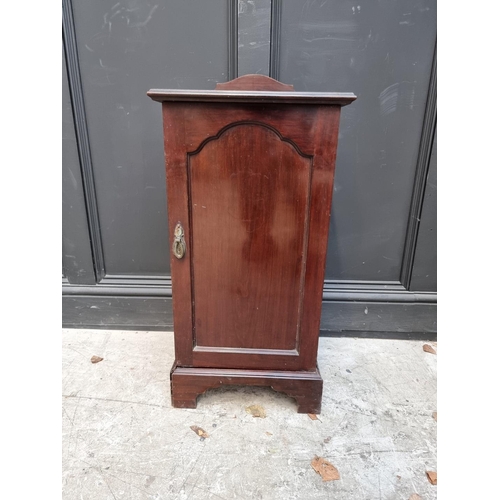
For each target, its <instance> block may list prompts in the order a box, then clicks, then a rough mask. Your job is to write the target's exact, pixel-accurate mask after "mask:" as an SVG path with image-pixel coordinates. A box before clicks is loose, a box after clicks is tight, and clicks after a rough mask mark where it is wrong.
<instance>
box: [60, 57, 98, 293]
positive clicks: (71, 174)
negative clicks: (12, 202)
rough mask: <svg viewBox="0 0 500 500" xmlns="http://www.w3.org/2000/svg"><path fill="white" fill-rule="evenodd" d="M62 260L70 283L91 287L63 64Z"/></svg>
mask: <svg viewBox="0 0 500 500" xmlns="http://www.w3.org/2000/svg"><path fill="white" fill-rule="evenodd" d="M62 77H63V78H62V258H63V274H64V276H65V278H66V279H67V280H68V282H69V283H79V284H94V283H95V274H94V266H93V262H92V252H91V248H90V240H89V228H88V224H87V216H86V209H85V198H84V194H83V185H82V174H81V170H80V160H79V157H78V148H77V143H76V137H75V127H74V123H73V111H72V106H71V99H70V93H69V87H68V75H67V71H66V61H65V57H64V49H63V61H62Z"/></svg>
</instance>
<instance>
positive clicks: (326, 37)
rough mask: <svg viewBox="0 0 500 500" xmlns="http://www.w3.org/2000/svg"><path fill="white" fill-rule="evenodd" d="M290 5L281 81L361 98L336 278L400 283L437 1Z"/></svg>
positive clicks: (352, 129)
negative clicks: (352, 94) (341, 92)
mask: <svg viewBox="0 0 500 500" xmlns="http://www.w3.org/2000/svg"><path fill="white" fill-rule="evenodd" d="M282 4H283V6H282V18H281V35H280V44H281V47H280V68H279V77H280V80H282V81H283V82H286V83H291V84H293V85H294V86H295V88H296V89H297V90H308V91H353V92H354V93H356V95H357V96H358V99H357V101H355V102H354V103H353V104H352V105H350V106H348V107H346V108H344V109H343V111H342V118H341V125H340V136H339V149H338V156H337V172H336V179H335V194H334V202H333V210H332V219H331V227H330V243H329V253H328V261H327V270H326V276H327V278H329V279H333V280H373V281H397V280H399V277H400V271H401V264H402V257H403V248H404V241H405V235H406V227H407V222H408V214H409V207H410V201H411V195H412V188H413V181H414V177H415V167H416V162H417V157H418V147H419V142H420V133H421V129H422V122H423V117H424V109H425V103H426V98H427V90H428V86H429V77H430V71H431V65H432V56H433V50H434V44H435V40H436V3H435V0H400V1H389V0H385V1H380V2H373V1H372V0H359V1H358V2H355V3H352V2H347V1H335V2H329V1H328V2H325V1H324V0H323V1H319V0H318V1H314V0H312V1H307V2H304V1H299V0H287V1H285V2H283V3H282ZM271 65H272V64H271Z"/></svg>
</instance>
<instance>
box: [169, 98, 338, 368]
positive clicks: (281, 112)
mask: <svg viewBox="0 0 500 500" xmlns="http://www.w3.org/2000/svg"><path fill="white" fill-rule="evenodd" d="M163 116H164V131H165V157H166V166H167V185H168V203H169V206H168V212H169V226H170V233H171V243H172V244H173V243H174V234H173V233H174V228H175V227H176V226H177V225H178V224H179V225H180V226H182V228H183V237H184V240H185V248H186V250H185V254H184V255H183V256H182V258H180V259H178V258H177V257H176V256H175V255H173V256H172V263H171V265H172V282H173V306H174V331H175V344H176V360H177V364H178V365H180V366H193V367H212V368H215V367H218V368H248V369H263V370H266V369H267V370H314V369H316V352H317V341H318V333H319V319H320V312H321V298H322V287H323V277H324V266H325V256H326V247H327V234H328V222H329V216H330V207H331V196H332V188H333V172H334V156H335V154H334V153H335V149H336V140H337V127H338V117H339V107H338V106H312V105H300V104H296V105H295V104H293V105H282V104H267V105H262V106H261V105H255V104H252V105H245V104H232V105H230V104H225V103H191V102H164V103H163Z"/></svg>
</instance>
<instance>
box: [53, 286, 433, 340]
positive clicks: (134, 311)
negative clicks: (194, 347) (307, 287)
mask: <svg viewBox="0 0 500 500" xmlns="http://www.w3.org/2000/svg"><path fill="white" fill-rule="evenodd" d="M62 310H63V327H64V328H99V329H122V330H172V329H173V316H172V299H171V298H170V297H144V296H142V297H135V296H107V295H106V296H104V295H63V303H62ZM436 316H437V307H436V304H435V303H425V302H424V303H422V302H415V303H412V302H371V301H359V302H345V301H324V302H323V310H322V316H321V334H322V335H334V336H357V337H360V336H363V337H373V338H402V339H419V340H420V339H421V340H435V338H436V331H437V320H436Z"/></svg>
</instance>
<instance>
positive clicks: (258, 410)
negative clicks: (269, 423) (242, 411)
mask: <svg viewBox="0 0 500 500" xmlns="http://www.w3.org/2000/svg"><path fill="white" fill-rule="evenodd" d="M246 412H247V413H250V415H252V417H259V418H266V410H264V408H262V406H260V405H252V406H248V407H247V408H246Z"/></svg>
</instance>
